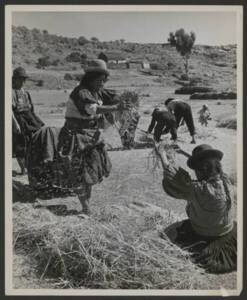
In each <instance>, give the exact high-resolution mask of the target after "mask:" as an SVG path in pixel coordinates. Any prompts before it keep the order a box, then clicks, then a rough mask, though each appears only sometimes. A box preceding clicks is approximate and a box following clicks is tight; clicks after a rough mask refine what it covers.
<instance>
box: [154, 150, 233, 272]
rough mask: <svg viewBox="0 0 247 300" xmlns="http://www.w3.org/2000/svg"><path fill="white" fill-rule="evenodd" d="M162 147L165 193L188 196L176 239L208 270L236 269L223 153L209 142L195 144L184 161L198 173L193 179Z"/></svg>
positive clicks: (195, 260)
mask: <svg viewBox="0 0 247 300" xmlns="http://www.w3.org/2000/svg"><path fill="white" fill-rule="evenodd" d="M161 148H162V147H161V146H160V148H159V150H158V154H159V155H160V158H161V160H162V165H163V168H164V177H163V188H164V190H165V192H166V193H167V194H168V195H170V196H172V197H174V198H177V199H184V200H187V207H186V212H187V215H188V219H187V220H185V221H183V222H182V225H181V226H180V227H179V228H177V237H176V240H175V243H177V244H179V245H180V246H182V247H183V248H187V249H188V250H189V251H190V252H191V253H192V259H193V261H194V262H195V263H197V264H199V265H201V266H202V267H204V268H205V269H206V270H207V271H208V272H212V273H224V272H230V271H233V270H236V261H237V231H236V222H235V221H233V218H232V199H233V195H232V193H231V190H230V187H229V181H228V179H227V176H226V175H225V174H224V173H223V171H222V166H221V163H220V161H221V159H222V157H223V153H222V152H221V151H219V150H216V149H213V148H212V147H211V146H210V145H200V146H197V147H195V148H194V150H193V152H192V156H190V157H189V159H188V161H187V165H188V167H189V168H191V169H193V170H194V171H195V174H196V177H197V180H192V179H191V177H190V175H189V174H188V173H187V172H186V171H185V170H184V169H182V168H178V169H177V168H176V167H175V166H174V165H173V164H172V163H170V162H169V158H168V157H167V155H166V153H165V151H163V150H162V149H161ZM156 149H157V148H156Z"/></svg>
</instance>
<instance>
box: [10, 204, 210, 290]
mask: <svg viewBox="0 0 247 300" xmlns="http://www.w3.org/2000/svg"><path fill="white" fill-rule="evenodd" d="M132 206H135V207H136V209H133V207H128V206H127V207H124V206H112V207H111V209H109V207H108V208H107V209H105V208H102V209H99V210H98V211H97V213H96V214H95V216H94V218H93V219H88V220H82V219H79V218H78V217H76V216H70V217H65V218H61V217H60V218H59V217H57V216H55V215H53V214H51V213H50V212H49V211H47V210H46V209H34V208H33V207H32V206H31V204H25V205H23V204H21V205H20V204H18V203H16V204H15V205H14V220H13V221H14V222H13V224H14V247H15V251H16V253H21V254H22V255H23V254H25V255H26V256H30V257H32V258H34V259H35V261H36V263H37V271H38V274H39V276H40V278H41V279H42V278H56V279H57V282H56V285H55V287H56V288H57V287H58V288H81V287H85V288H101V289H109V288H111V289H115V288H121V289H200V288H209V287H210V282H209V280H208V281H207V280H205V274H204V271H203V270H202V269H200V268H199V267H197V266H195V265H193V264H192V263H191V262H190V260H189V256H188V253H187V252H185V251H182V250H181V249H180V248H178V247H177V246H176V245H174V244H172V243H171V242H170V241H169V240H168V238H167V239H166V238H165V237H164V235H163V238H160V235H159V232H162V230H163V228H164V227H167V226H168V225H170V224H172V223H174V221H176V220H177V217H176V216H174V215H173V214H171V212H169V211H167V210H163V211H161V210H159V209H158V210H157V209H154V210H153V209H152V207H151V206H150V207H149V206H148V207H147V210H145V204H143V203H139V204H138V203H134V204H132ZM142 206H144V208H143V207H142Z"/></svg>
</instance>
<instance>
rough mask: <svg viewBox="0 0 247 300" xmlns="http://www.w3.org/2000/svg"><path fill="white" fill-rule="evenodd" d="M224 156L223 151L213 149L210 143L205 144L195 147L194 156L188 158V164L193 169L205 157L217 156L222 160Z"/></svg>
mask: <svg viewBox="0 0 247 300" xmlns="http://www.w3.org/2000/svg"><path fill="white" fill-rule="evenodd" d="M222 157H223V152H221V151H220V150H217V149H213V148H212V147H211V146H210V145H207V144H203V145H200V146H197V147H195V148H194V150H193V151H192V156H191V157H190V158H189V159H188V160H187V165H188V167H189V168H191V169H196V168H197V167H198V165H199V164H200V163H201V161H202V160H203V159H205V158H217V159H219V160H221V159H222Z"/></svg>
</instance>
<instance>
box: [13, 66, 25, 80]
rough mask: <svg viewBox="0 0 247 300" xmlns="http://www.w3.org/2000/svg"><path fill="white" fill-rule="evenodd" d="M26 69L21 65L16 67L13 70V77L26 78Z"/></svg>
mask: <svg viewBox="0 0 247 300" xmlns="http://www.w3.org/2000/svg"><path fill="white" fill-rule="evenodd" d="M28 77H29V76H28V75H27V73H26V70H25V69H24V68H22V67H18V68H16V69H14V71H13V78H28Z"/></svg>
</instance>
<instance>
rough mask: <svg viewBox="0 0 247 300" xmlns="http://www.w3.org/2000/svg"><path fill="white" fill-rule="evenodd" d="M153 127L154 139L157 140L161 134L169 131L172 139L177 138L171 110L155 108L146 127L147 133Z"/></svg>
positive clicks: (174, 120)
mask: <svg viewBox="0 0 247 300" xmlns="http://www.w3.org/2000/svg"><path fill="white" fill-rule="evenodd" d="M154 127H155V129H154V139H155V140H156V141H157V142H159V141H160V137H161V135H162V134H165V133H168V132H170V133H171V135H172V139H173V140H176V139H177V130H176V127H177V125H176V119H175V117H174V116H173V114H172V113H171V112H169V111H168V110H167V109H166V108H165V107H164V108H162V109H161V108H155V109H154V111H153V113H152V120H151V123H150V125H149V127H148V133H151V132H152V131H153V128H154Z"/></svg>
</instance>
